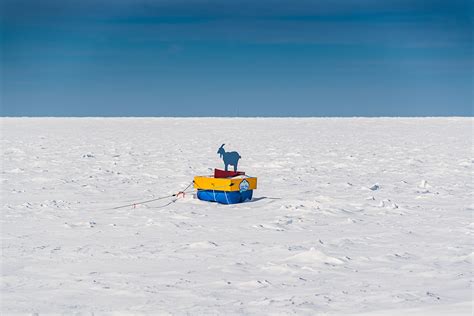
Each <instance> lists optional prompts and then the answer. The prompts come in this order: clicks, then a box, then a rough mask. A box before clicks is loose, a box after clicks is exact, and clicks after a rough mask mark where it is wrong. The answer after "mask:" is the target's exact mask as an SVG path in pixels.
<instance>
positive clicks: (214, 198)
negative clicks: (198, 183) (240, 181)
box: [197, 190, 253, 204]
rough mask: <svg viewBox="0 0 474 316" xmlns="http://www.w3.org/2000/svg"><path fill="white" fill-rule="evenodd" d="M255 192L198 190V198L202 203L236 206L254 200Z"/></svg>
mask: <svg viewBox="0 0 474 316" xmlns="http://www.w3.org/2000/svg"><path fill="white" fill-rule="evenodd" d="M252 193H253V190H247V191H243V192H240V191H232V192H226V191H214V190H198V191H197V197H198V199H200V200H202V201H208V202H217V203H221V204H236V203H242V202H245V201H250V200H251V199H252Z"/></svg>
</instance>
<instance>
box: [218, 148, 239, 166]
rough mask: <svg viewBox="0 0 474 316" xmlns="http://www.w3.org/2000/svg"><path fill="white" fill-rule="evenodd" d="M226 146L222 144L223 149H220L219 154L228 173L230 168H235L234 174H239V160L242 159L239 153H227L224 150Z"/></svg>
mask: <svg viewBox="0 0 474 316" xmlns="http://www.w3.org/2000/svg"><path fill="white" fill-rule="evenodd" d="M224 145H225V144H222V146H221V147H219V150H217V153H218V154H219V155H220V157H221V158H222V159H223V160H224V165H225V171H228V170H227V169H228V166H229V165H231V166H234V172H237V164H238V163H239V159H240V158H242V157H240V155H239V153H238V152H236V151H229V152H226V151H225V150H224Z"/></svg>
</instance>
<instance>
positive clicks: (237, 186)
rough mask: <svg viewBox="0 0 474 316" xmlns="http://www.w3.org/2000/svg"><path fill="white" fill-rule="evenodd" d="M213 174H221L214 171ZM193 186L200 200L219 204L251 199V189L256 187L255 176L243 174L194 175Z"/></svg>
mask: <svg viewBox="0 0 474 316" xmlns="http://www.w3.org/2000/svg"><path fill="white" fill-rule="evenodd" d="M221 171H222V170H221ZM229 172H230V171H229ZM240 173H243V172H240ZM215 175H220V176H222V173H217V174H216V172H215ZM194 188H195V189H197V197H198V199H200V200H202V201H209V202H218V203H221V204H235V203H242V202H245V201H250V200H251V199H252V194H253V190H255V189H257V178H256V177H249V176H246V175H245V174H240V175H237V176H233V177H227V178H222V177H219V178H217V177H215V176H214V177H213V176H196V177H194Z"/></svg>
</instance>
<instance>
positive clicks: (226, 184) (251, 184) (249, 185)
mask: <svg viewBox="0 0 474 316" xmlns="http://www.w3.org/2000/svg"><path fill="white" fill-rule="evenodd" d="M245 181H246V183H245ZM194 188H195V189H199V190H217V191H227V192H229V191H240V190H241V189H244V190H243V191H246V190H255V189H256V188H257V178H255V177H248V178H245V177H242V178H241V177H235V178H214V177H209V176H196V177H194Z"/></svg>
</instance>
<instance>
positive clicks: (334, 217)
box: [1, 118, 474, 315]
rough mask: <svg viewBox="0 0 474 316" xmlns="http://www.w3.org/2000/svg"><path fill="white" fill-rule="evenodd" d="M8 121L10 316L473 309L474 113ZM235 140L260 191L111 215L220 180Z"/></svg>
mask: <svg viewBox="0 0 474 316" xmlns="http://www.w3.org/2000/svg"><path fill="white" fill-rule="evenodd" d="M1 125H2V135H1V148H2V174H1V197H2V199H1V205H2V216H1V229H2V232H1V239H2V266H1V272H2V283H1V312H2V314H7V315H8V314H13V313H39V314H49V313H64V314H74V313H82V314H88V313H94V314H104V313H105V314H108V313H115V314H142V313H143V314H160V313H164V314H167V313H170V314H185V313H189V314H193V315H202V314H221V315H226V314H247V315H261V314H298V315H318V314H360V315H367V314H370V315H397V314H410V313H411V314H417V315H418V314H419V315H423V314H430V315H433V314H444V315H453V314H459V315H463V314H466V315H469V314H470V313H471V308H472V303H471V299H472V280H473V279H472V276H473V275H472V274H473V266H472V262H473V261H472V260H473V252H472V251H473V239H472V236H473V233H474V223H473V218H472V214H473V210H474V202H473V195H472V194H473V191H474V188H473V178H472V176H473V173H472V172H473V162H474V160H473V149H472V148H473V147H472V146H473V130H472V126H473V120H472V118H425V119H408V118H407V119H402V118H393V119H391V118H390V119H389V118H378V119H365V118H354V119H329V118H326V119H309V118H308V119H306V118H305V119H303V118H301V119H284V118H282V119H251V118H249V119H243V118H239V119H235V118H232V119H230V118H228V119H224V118H222V119H211V118H194V119H178V118H176V119H171V118H156V119H153V118H143V119H140V118H127V119H125V118H124V119H116V118H113V119H112V118H110V119H102V118H83V119H79V118H77V119H76V118H75V119H72V118H70V119H66V118H34V119H33V118H2V120H1ZM222 143H226V149H228V150H237V151H239V153H240V155H241V156H242V159H241V160H240V161H239V169H241V170H244V171H246V172H247V173H248V174H250V175H254V176H257V177H258V179H259V183H258V184H259V187H258V190H256V191H255V192H254V200H253V201H252V202H248V203H244V204H239V205H230V206H226V205H219V204H214V203H206V202H202V201H199V200H196V199H194V198H193V196H192V195H190V194H188V195H186V197H185V198H180V199H178V200H172V199H168V200H166V199H165V200H160V201H156V202H154V203H149V204H145V205H137V206H136V207H135V208H134V207H126V208H121V209H116V210H112V209H110V208H112V207H115V206H120V205H123V204H129V203H134V202H136V201H141V200H148V199H153V198H156V197H160V196H163V195H169V194H173V193H176V192H178V191H180V190H182V189H184V188H185V187H186V186H187V185H188V184H189V183H190V182H191V181H192V178H193V176H195V175H202V174H210V173H211V169H212V168H214V167H221V166H222V162H221V161H220V159H219V156H218V155H217V154H216V151H217V149H218V147H219V146H220V145H221V144H222ZM173 201H174V202H173Z"/></svg>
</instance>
